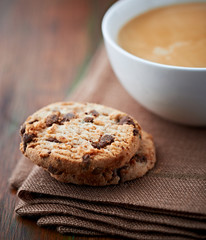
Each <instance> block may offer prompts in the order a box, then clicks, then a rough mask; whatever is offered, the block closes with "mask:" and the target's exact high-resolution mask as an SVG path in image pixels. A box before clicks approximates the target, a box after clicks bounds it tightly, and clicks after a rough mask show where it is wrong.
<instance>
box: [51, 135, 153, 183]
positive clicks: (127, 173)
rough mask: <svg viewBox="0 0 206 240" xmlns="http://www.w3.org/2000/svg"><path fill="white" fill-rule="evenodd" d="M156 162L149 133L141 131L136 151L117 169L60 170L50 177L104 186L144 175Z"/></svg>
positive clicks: (63, 180)
mask: <svg viewBox="0 0 206 240" xmlns="http://www.w3.org/2000/svg"><path fill="white" fill-rule="evenodd" d="M155 162H156V155H155V146H154V142H153V138H152V136H151V135H150V134H148V133H147V132H145V131H143V132H142V140H141V145H140V147H139V149H138V151H137V153H136V154H135V155H134V156H133V157H132V158H131V159H130V161H129V162H128V163H127V164H125V165H124V166H122V167H121V168H118V169H108V168H105V169H97V171H96V172H93V173H92V174H89V175H88V174H81V175H78V174H76V175H68V174H67V173H66V172H62V174H61V175H55V174H51V173H50V174H51V176H52V177H54V178H55V179H57V180H58V181H61V182H67V183H74V184H79V185H83V184H84V185H91V186H106V185H112V184H118V183H120V182H126V181H129V180H133V179H136V178H138V177H142V176H143V175H145V174H146V173H147V172H148V171H149V170H150V169H152V168H153V167H154V164H155Z"/></svg>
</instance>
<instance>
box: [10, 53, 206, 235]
mask: <svg viewBox="0 0 206 240" xmlns="http://www.w3.org/2000/svg"><path fill="white" fill-rule="evenodd" d="M70 99H72V100H74V101H89V102H96V103H101V104H105V105H108V106H112V107H116V108H118V109H120V110H122V111H126V112H128V113H129V114H131V115H133V116H134V117H135V118H136V119H137V120H138V121H139V123H140V125H141V126H142V127H143V128H144V129H145V130H146V131H148V132H150V133H151V134H153V136H154V139H155V143H156V146H157V159H158V161H157V164H156V166H155V168H154V169H153V170H152V171H151V172H149V173H148V174H147V175H146V176H144V177H143V178H141V179H137V180H135V181H131V182H129V183H125V184H121V185H119V186H109V187H100V188H95V187H86V186H75V185H72V184H62V183H59V182H57V181H56V180H54V179H52V178H51V177H50V176H49V174H47V173H46V172H44V171H43V170H41V169H39V168H38V167H34V168H33V170H32V172H31V173H30V174H29V176H28V178H27V179H26V180H25V181H24V183H23V185H22V187H21V188H20V189H19V192H18V196H19V197H20V198H21V199H23V200H24V201H25V202H27V203H24V204H27V205H28V204H32V205H30V208H29V209H30V211H31V213H32V212H35V211H36V213H37V212H38V207H40V205H39V206H38V203H36V204H34V203H32V201H35V200H37V199H39V200H40V199H42V201H43V202H42V203H43V204H47V201H44V200H45V198H46V199H53V200H52V201H56V200H57V199H62V200H64V201H67V203H68V204H63V203H60V202H59V206H60V204H62V205H68V206H69V204H71V203H70V202H72V201H73V202H75V201H76V203H78V202H80V203H81V205H80V207H78V206H74V205H72V204H71V206H73V207H74V208H78V209H81V207H82V206H83V207H82V209H83V210H86V211H90V212H95V211H99V212H100V213H101V214H104V215H105V216H107V217H108V215H109V216H110V217H111V215H113V216H114V218H115V216H119V215H120V216H119V217H121V221H122V219H124V220H125V219H127V220H129V219H130V217H131V219H135V218H136V220H138V216H141V217H142V219H141V218H140V217H139V221H144V222H146V223H153V224H155V223H156V225H155V227H154V229H153V232H156V233H155V234H156V235H158V234H159V235H158V236H156V235H155V234H151V233H150V234H146V233H145V232H144V233H142V231H140V230H138V232H139V235H138V234H137V233H136V232H135V234H133V235H131V234H132V231H130V226H129V225H128V224H126V225H125V229H121V231H119V229H117V228H116V227H113V228H111V226H110V227H109V230H105V223H102V222H101V221H98V223H99V224H100V222H101V224H100V225H98V224H96V222H97V221H95V224H96V225H95V224H93V222H92V221H91V220H89V219H87V223H88V225H84V224H81V231H82V232H83V230H84V231H91V230H92V234H93V233H97V234H99V233H101V234H102V233H107V234H114V235H118V234H119V235H118V236H127V237H129V238H135V239H149V237H148V235H151V236H153V238H151V239H169V236H170V239H183V238H184V236H186V237H185V239H190V238H189V236H190V237H191V238H192V239H200V238H202V237H204V234H205V231H206V228H205V225H204V222H203V220H202V219H204V218H205V216H206V206H205V202H206V188H205V186H206V184H205V180H206V129H205V128H190V127H185V126H180V125H176V124H173V123H170V122H168V121H165V120H163V119H161V118H159V117H157V116H155V115H153V114H152V113H150V112H148V111H147V110H145V109H144V108H142V107H141V106H140V105H139V104H138V103H136V102H135V101H134V100H133V99H132V98H131V97H130V96H129V95H128V94H127V93H126V92H125V90H124V89H123V88H122V87H121V85H120V84H119V82H118V81H117V80H116V78H115V76H114V75H113V73H112V71H111V68H110V66H109V63H108V60H107V58H106V56H105V51H104V49H102V50H100V52H99V53H98V54H97V55H96V57H95V59H94V61H93V63H92V65H91V66H90V71H89V72H88V77H87V78H86V79H85V80H84V82H83V83H82V84H81V86H80V87H79V88H78V89H77V91H76V92H75V94H73V96H72V97H71V98H70ZM22 161H24V160H22ZM17 172H18V170H16V173H17ZM18 174H19V172H18ZM16 175H17V174H16ZM16 175H15V176H14V175H13V181H12V182H13V185H15V179H16ZM18 180H19V178H18ZM37 180H38V181H37ZM17 187H18V186H17ZM56 203H57V204H58V201H57V202H56ZM88 203H89V204H88ZM100 203H101V204H100ZM24 204H23V206H22V208H19V210H18V207H17V212H18V211H20V209H21V211H23V212H24V214H25V215H26V214H28V215H29V211H27V210H26V205H25V208H24ZM105 206H106V207H108V208H110V210H111V209H112V208H117V209H119V212H118V211H116V210H115V211H114V212H113V214H110V213H108V211H104V210H105ZM48 207H49V206H48V205H46V206H44V208H43V212H44V213H45V215H44V214H42V215H43V216H47V215H48V214H56V215H54V216H52V220H53V222H50V221H49V219H48V218H47V217H46V220H45V217H43V218H40V219H39V222H38V223H39V224H41V223H42V222H43V223H46V224H45V225H47V223H48V224H51V225H52V224H54V225H55V226H58V227H57V230H58V231H59V232H61V233H69V232H70V231H72V229H73V230H74V231H78V229H80V228H77V225H78V224H76V225H75V223H76V221H79V220H82V219H79V218H78V217H77V216H76V215H74V216H73V217H75V221H73V222H72V223H71V222H70V224H73V225H72V226H69V224H68V225H67V226H59V225H63V224H65V223H67V221H65V222H64V220H65V219H64V218H63V219H62V217H65V216H63V213H59V212H58V211H57V212H56V213H54V212H51V211H50V210H49V209H48ZM98 208H99V209H101V210H97V209H98ZM32 209H33V210H32ZM64 210H65V209H64ZM67 210H68V209H67ZM67 210H65V211H66V214H67V215H69V212H68V211H67ZM107 210H108V209H107ZM62 211H63V210H62ZM124 211H126V212H124ZM127 211H133V216H132V215H131V216H130V215H129V214H130V212H129V214H128V212H127ZM135 213H136V214H135ZM82 214H83V213H82ZM141 214H142V215H141ZM134 216H135V217H134ZM66 217H68V216H66ZM70 217H71V216H70ZM61 219H62V221H61ZM76 219H78V220H76ZM151 219H152V220H151ZM160 219H161V220H160ZM175 219H177V224H176V225H175V224H174V220H175ZM67 220H68V219H67ZM70 221H71V219H70ZM164 221H165V223H164ZM189 221H192V222H190V224H189ZM61 223H62V224H61ZM78 223H79V224H80V222H78ZM117 223H118V222H116V224H117ZM192 223H194V226H196V228H195V229H194V227H191V225H193V224H192ZM92 224H93V225H92ZM161 224H162V225H163V224H164V227H166V228H167V227H169V226H170V227H171V228H170V232H169V233H167V232H166V231H164V234H163V233H162V234H160V231H159V230H158V229H159V228H158V227H159V226H160V225H161ZM95 226H96V227H95ZM100 226H101V229H102V230H101V229H100ZM148 226H149V225H148ZM172 226H176V229H177V233H176V234H174V233H173V228H174V227H172ZM144 227H145V226H144ZM166 228H165V229H166ZM106 229H107V227H106ZM126 229H127V230H126ZM100 230H101V231H100ZM115 230H116V231H115ZM162 230H163V229H162ZM183 230H184V231H185V232H184V233H183V232H181V233H183V235H181V234H180V232H178V231H183ZM121 234H122V235H121ZM142 234H146V235H144V236H143V235H142ZM197 234H199V235H198V237H197ZM135 236H136V237H135ZM171 237H173V238H171Z"/></svg>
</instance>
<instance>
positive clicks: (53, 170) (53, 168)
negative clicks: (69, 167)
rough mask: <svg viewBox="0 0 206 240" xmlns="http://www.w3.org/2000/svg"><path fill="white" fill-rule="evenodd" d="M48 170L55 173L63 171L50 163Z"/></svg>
mask: <svg viewBox="0 0 206 240" xmlns="http://www.w3.org/2000/svg"><path fill="white" fill-rule="evenodd" d="M48 171H49V172H50V173H52V174H55V175H60V174H62V173H63V171H59V170H58V169H57V168H55V167H53V166H52V165H49V167H48Z"/></svg>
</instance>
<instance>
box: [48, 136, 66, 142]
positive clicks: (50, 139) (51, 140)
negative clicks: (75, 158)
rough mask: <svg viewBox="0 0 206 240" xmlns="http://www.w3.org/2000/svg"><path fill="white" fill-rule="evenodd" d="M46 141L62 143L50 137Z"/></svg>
mask: <svg viewBox="0 0 206 240" xmlns="http://www.w3.org/2000/svg"><path fill="white" fill-rule="evenodd" d="M46 141H49V142H55V143H62V142H61V141H59V140H58V139H56V138H54V137H49V138H47V139H46Z"/></svg>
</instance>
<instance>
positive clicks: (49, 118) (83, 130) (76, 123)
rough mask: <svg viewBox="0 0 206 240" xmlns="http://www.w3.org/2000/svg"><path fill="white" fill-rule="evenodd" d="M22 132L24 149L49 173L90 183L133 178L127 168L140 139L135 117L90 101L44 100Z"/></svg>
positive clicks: (117, 181) (59, 177)
mask: <svg viewBox="0 0 206 240" xmlns="http://www.w3.org/2000/svg"><path fill="white" fill-rule="evenodd" d="M20 134H21V138H22V141H21V144H20V149H21V151H22V152H23V154H24V155H25V156H26V157H28V158H29V159H30V160H31V161H32V162H34V163H35V164H37V165H39V166H40V167H42V168H44V169H45V170H46V171H48V172H49V173H50V175H51V176H52V177H54V178H56V179H57V180H59V181H62V182H68V183H75V184H86V185H94V186H104V185H110V184H118V183H119V182H120V181H122V182H124V181H127V180H131V179H133V178H134V177H126V175H127V176H129V175H131V176H134V175H135V174H134V173H133V172H134V171H132V170H131V167H132V168H134V165H135V166H136V164H137V163H138V164H139V160H137V156H136V155H137V151H138V149H141V146H143V145H142V143H143V142H144V141H143V140H141V139H142V137H143V136H144V134H142V131H141V127H140V125H139V124H138V122H137V121H136V120H135V119H134V118H132V117H131V116H129V115H128V114H126V113H123V112H121V111H118V110H115V109H112V108H109V107H106V106H103V105H99V104H93V103H77V102H59V103H54V104H51V105H48V106H46V107H44V108H42V109H40V110H39V111H37V112H35V113H34V114H33V115H31V116H29V117H28V118H27V120H26V121H25V123H24V124H23V125H22V126H21V129H20ZM135 156H136V157H135ZM131 159H133V160H131ZM134 159H136V160H134ZM148 162H149V161H148V159H147V161H146V162H141V164H142V165H143V164H144V165H145V166H146V165H147V164H148ZM134 163H135V164H134ZM142 165H141V166H142Z"/></svg>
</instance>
